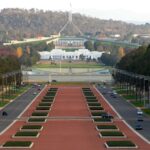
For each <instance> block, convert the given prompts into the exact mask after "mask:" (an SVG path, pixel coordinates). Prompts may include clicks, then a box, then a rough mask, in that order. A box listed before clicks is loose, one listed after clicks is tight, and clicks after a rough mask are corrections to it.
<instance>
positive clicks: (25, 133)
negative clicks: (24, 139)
mask: <svg viewBox="0 0 150 150" xmlns="http://www.w3.org/2000/svg"><path fill="white" fill-rule="evenodd" d="M37 135H38V132H37V131H19V132H17V133H16V134H15V135H14V136H33V137H36V136H37Z"/></svg>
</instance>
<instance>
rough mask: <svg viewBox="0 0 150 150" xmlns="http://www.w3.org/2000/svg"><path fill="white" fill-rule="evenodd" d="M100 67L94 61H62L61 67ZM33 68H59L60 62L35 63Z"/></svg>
mask: <svg viewBox="0 0 150 150" xmlns="http://www.w3.org/2000/svg"><path fill="white" fill-rule="evenodd" d="M70 67H71V68H101V67H102V66H101V65H100V64H96V63H62V64H61V68H70ZM33 68H60V64H59V63H58V64H36V65H34V66H33Z"/></svg>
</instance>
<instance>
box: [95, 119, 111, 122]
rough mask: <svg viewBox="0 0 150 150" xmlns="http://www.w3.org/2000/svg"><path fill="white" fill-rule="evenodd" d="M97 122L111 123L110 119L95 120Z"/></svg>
mask: <svg viewBox="0 0 150 150" xmlns="http://www.w3.org/2000/svg"><path fill="white" fill-rule="evenodd" d="M94 121H95V122H111V119H109V118H94Z"/></svg>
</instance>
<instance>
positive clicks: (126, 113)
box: [98, 87, 150, 141]
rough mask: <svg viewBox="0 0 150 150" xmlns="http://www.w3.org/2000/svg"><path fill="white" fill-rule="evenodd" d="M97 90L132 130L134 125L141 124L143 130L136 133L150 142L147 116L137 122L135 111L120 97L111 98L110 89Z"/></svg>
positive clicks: (149, 122) (148, 118) (99, 88)
mask: <svg viewBox="0 0 150 150" xmlns="http://www.w3.org/2000/svg"><path fill="white" fill-rule="evenodd" d="M98 90H99V91H100V92H101V93H104V94H103V96H104V97H105V98H106V99H107V101H108V102H109V103H110V104H111V105H112V106H113V107H114V108H115V109H116V110H117V112H118V113H119V114H120V115H121V116H122V117H123V119H124V120H126V122H127V123H128V124H130V125H131V126H132V127H133V128H135V125H136V124H137V123H138V124H141V125H142V127H143V130H138V132H139V133H140V134H141V135H143V136H144V137H145V138H146V139H147V140H149V141H150V117H148V116H147V115H143V120H144V121H143V122H137V118H138V116H137V109H136V108H135V107H134V106H133V105H132V104H130V103H129V102H127V101H126V100H124V99H123V98H122V97H120V96H119V95H117V97H116V98H113V97H111V94H110V93H111V92H112V89H111V88H107V87H106V88H102V87H98Z"/></svg>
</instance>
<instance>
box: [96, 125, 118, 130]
mask: <svg viewBox="0 0 150 150" xmlns="http://www.w3.org/2000/svg"><path fill="white" fill-rule="evenodd" d="M97 129H99V130H101V129H108V130H109V129H112V130H113V129H114V130H116V129H118V128H117V127H116V126H115V125H97Z"/></svg>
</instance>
